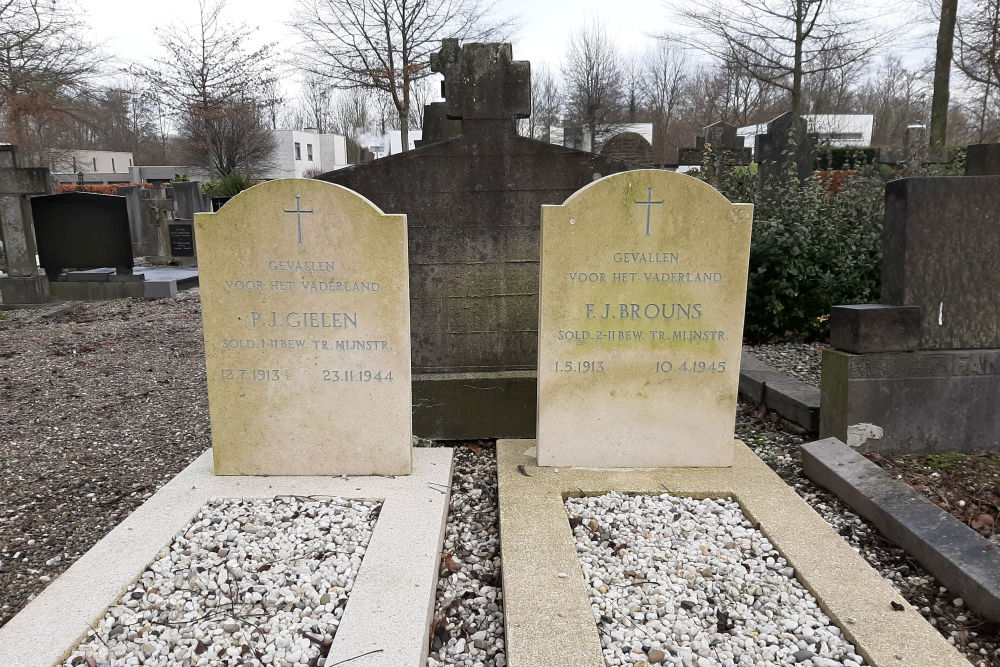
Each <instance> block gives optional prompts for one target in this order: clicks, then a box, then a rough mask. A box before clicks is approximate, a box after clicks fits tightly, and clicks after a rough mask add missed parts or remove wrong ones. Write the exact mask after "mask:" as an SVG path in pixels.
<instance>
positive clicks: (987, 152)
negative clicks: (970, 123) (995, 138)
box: [965, 143, 1000, 176]
mask: <svg viewBox="0 0 1000 667" xmlns="http://www.w3.org/2000/svg"><path fill="white" fill-rule="evenodd" d="M965 175H966V176H1000V143H995V144H972V145H971V146H969V152H968V155H966V158H965Z"/></svg>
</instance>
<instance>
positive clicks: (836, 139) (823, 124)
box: [736, 114, 875, 151]
mask: <svg viewBox="0 0 1000 667" xmlns="http://www.w3.org/2000/svg"><path fill="white" fill-rule="evenodd" d="M803 118H805V119H806V123H808V124H809V131H810V132H815V133H816V134H818V135H819V145H820V146H850V147H857V148H867V147H868V146H871V145H872V132H873V131H874V129H875V116H873V115H871V114H805V115H804V116H803ZM766 132H767V123H758V124H757V125H747V126H746V127H741V128H739V129H738V130H736V134H738V135H739V136H741V137H743V145H744V146H746V147H747V148H749V149H750V150H751V151H752V150H754V140H755V139H756V137H757V135H758V134H764V133H766Z"/></svg>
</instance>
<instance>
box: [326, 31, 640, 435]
mask: <svg viewBox="0 0 1000 667" xmlns="http://www.w3.org/2000/svg"><path fill="white" fill-rule="evenodd" d="M432 68H433V69H434V70H435V71H438V72H441V73H442V74H443V75H444V87H445V93H446V101H445V103H444V106H445V115H446V116H447V119H449V120H450V121H460V122H461V128H462V136H458V137H454V138H441V137H437V138H439V139H440V140H437V141H435V142H434V143H430V144H428V145H424V146H422V147H421V148H418V149H416V150H412V151H405V152H403V153H399V154H396V155H391V156H389V157H384V158H381V159H378V160H374V161H372V162H367V163H364V164H360V165H357V166H354V167H348V168H346V169H339V170H337V171H333V172H329V173H327V174H324V175H322V176H320V178H322V179H324V180H327V181H331V182H334V183H338V184H340V185H344V186H346V187H349V188H351V189H352V190H354V191H356V192H358V193H360V194H362V195H364V196H365V197H367V198H368V199H370V200H371V201H372V202H373V203H375V204H376V205H377V206H379V207H381V208H382V210H384V211H398V212H400V213H405V214H406V216H407V225H408V238H409V257H410V286H411V290H412V298H411V300H410V312H411V321H412V345H413V369H414V372H415V373H416V375H415V377H414V397H415V401H414V414H413V428H414V432H415V433H416V434H417V435H420V436H424V437H429V438H440V439H462V438H488V437H532V436H533V435H534V432H535V391H536V387H535V379H534V377H533V373H534V369H535V366H536V363H537V354H538V350H537V342H538V238H539V225H538V215H539V210H540V207H541V205H542V204H560V203H562V202H563V201H565V200H566V198H567V197H568V196H570V195H571V194H573V193H574V192H576V191H577V190H578V189H580V188H581V187H583V186H584V185H586V184H587V183H590V182H591V181H593V180H594V179H596V178H600V177H601V176H607V175H608V174H612V173H615V172H619V171H624V170H626V169H628V168H629V167H630V165H629V164H628V163H626V162H622V161H619V160H612V159H608V158H603V157H600V156H598V155H594V154H592V153H584V152H581V151H577V150H573V149H568V148H563V147H562V146H554V145H552V144H549V143H546V142H543V141H536V140H534V139H528V138H526V137H521V136H518V134H517V125H516V122H517V119H519V118H526V117H527V116H528V114H529V113H530V111H531V76H530V67H529V64H528V63H527V62H526V61H516V60H513V58H512V52H511V47H510V44H464V45H462V46H461V47H459V45H458V41H457V40H443V42H442V47H441V51H440V52H439V53H438V54H436V55H435V57H434V58H433V60H432ZM437 108H438V109H440V107H437ZM438 113H440V111H439V112H438ZM451 125H452V124H451V123H449V124H448V126H447V127H446V128H445V129H442V132H443V134H444V136H445V137H447V136H448V135H449V134H450V133H451V132H452V131H453V128H451ZM425 136H426V135H425Z"/></svg>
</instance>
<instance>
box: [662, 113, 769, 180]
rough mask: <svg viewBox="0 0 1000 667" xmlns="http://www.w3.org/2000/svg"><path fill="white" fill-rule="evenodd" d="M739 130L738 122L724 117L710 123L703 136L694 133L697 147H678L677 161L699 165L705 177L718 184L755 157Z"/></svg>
mask: <svg viewBox="0 0 1000 667" xmlns="http://www.w3.org/2000/svg"><path fill="white" fill-rule="evenodd" d="M736 130H737V127H736V126H735V125H730V124H729V123H727V122H725V121H721V120H720V121H718V122H717V123H712V124H711V125H708V126H707V127H705V128H704V129H703V130H702V134H701V136H699V137H695V139H694V142H695V146H694V148H678V149H677V164H680V165H688V166H693V165H696V166H698V167H700V168H701V171H702V180H704V181H707V182H708V183H711V184H713V185H718V184H719V183H721V182H722V178H723V176H724V175H725V174H726V173H727V172H729V171H732V169H733V168H734V167H738V166H746V165H749V164H750V163H751V162H752V161H753V155H752V151H751V150H750V149H749V148H747V147H746V146H745V145H744V141H743V137H741V136H739V135H738V134H736Z"/></svg>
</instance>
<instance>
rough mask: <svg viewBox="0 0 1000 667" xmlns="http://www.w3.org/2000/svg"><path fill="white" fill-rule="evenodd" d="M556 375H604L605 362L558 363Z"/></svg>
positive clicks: (555, 368) (556, 364) (556, 363)
mask: <svg viewBox="0 0 1000 667" xmlns="http://www.w3.org/2000/svg"><path fill="white" fill-rule="evenodd" d="M553 370H555V372H556V373H603V372H604V360H603V359H602V360H600V361H556V362H555V367H554V369H553Z"/></svg>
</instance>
